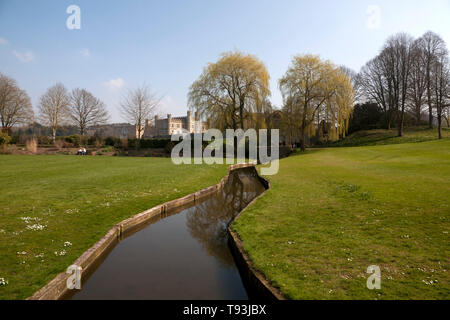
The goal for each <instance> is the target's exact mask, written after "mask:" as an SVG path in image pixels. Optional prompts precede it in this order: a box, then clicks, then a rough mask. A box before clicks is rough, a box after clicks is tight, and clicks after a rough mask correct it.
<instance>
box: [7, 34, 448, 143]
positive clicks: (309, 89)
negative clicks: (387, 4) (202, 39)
mask: <svg viewBox="0 0 450 320" xmlns="http://www.w3.org/2000/svg"><path fill="white" fill-rule="evenodd" d="M269 80H270V75H269V73H268V71H267V68H266V66H265V64H264V63H263V62H262V61H261V60H259V59H258V58H257V57H256V56H254V55H250V54H245V53H242V52H240V51H230V52H225V53H223V54H222V55H221V56H220V57H219V59H218V60H217V62H215V63H209V64H207V65H206V66H205V68H204V69H203V72H202V73H201V75H200V76H199V77H198V79H197V80H196V81H194V82H193V83H192V85H191V86H190V88H189V92H188V106H189V107H190V108H191V109H197V111H199V113H200V114H201V115H202V116H203V117H204V118H206V119H207V120H208V122H209V125H210V126H211V127H214V128H218V129H220V130H225V129H235V130H236V129H244V130H245V129H246V128H250V127H251V128H255V129H263V128H274V127H279V128H280V129H281V130H282V132H283V133H284V135H285V136H286V137H287V140H289V143H290V144H292V143H294V142H299V145H300V148H301V149H302V150H304V149H305V141H306V140H307V139H308V138H310V137H312V136H316V137H320V136H321V135H322V136H323V137H324V138H326V139H332V140H334V139H338V138H341V137H345V136H346V134H347V131H348V127H349V122H350V119H351V117H352V112H353V107H354V104H355V103H357V104H359V102H364V103H375V104H377V105H378V106H379V107H380V108H381V110H382V112H383V114H384V121H385V128H386V129H391V128H393V127H394V126H395V127H396V129H397V133H398V136H402V135H403V127H404V123H405V115H407V114H408V115H411V116H412V117H414V119H415V121H416V124H420V122H421V121H422V116H423V114H424V112H425V111H426V110H427V111H428V126H429V127H430V128H432V127H433V121H434V118H436V120H437V124H438V135H439V138H442V130H441V127H442V122H443V121H446V122H447V125H450V103H449V101H450V66H449V57H448V50H447V47H446V44H445V42H444V41H443V40H442V38H441V37H440V36H439V35H437V34H435V33H433V32H430V31H429V32H427V33H425V34H424V35H423V36H422V37H420V38H418V39H413V37H411V36H410V35H408V34H407V33H398V34H395V35H393V36H391V37H389V38H388V39H387V40H386V42H385V44H384V45H383V47H382V48H381V50H380V52H379V54H378V55H377V56H376V57H374V58H373V59H371V60H370V61H368V62H367V63H366V64H365V65H364V66H363V67H362V68H361V70H360V71H359V72H358V73H356V72H354V71H353V70H351V69H349V68H347V67H345V66H337V65H334V64H333V63H331V62H330V61H324V60H322V59H320V57H319V56H315V55H310V54H306V55H297V56H294V57H293V59H292V61H291V64H290V65H289V67H288V69H287V71H286V73H285V74H284V75H283V77H282V78H281V79H279V82H278V84H279V89H280V91H281V94H282V98H283V105H282V106H281V108H280V109H277V108H276V107H274V106H273V105H272V103H271V101H270V99H269V98H270V96H271V91H270V86H269ZM160 102H161V97H157V95H156V94H155V93H153V92H152V91H151V90H150V88H149V87H148V86H146V85H145V84H144V85H142V86H139V87H136V88H131V89H128V90H127V92H126V93H125V94H124V95H123V97H122V99H121V101H120V103H119V110H120V112H121V115H122V117H123V118H124V119H126V120H127V121H129V122H130V123H132V124H133V125H135V126H136V135H137V137H138V139H140V138H141V137H142V134H143V131H144V129H145V125H146V123H145V122H146V120H147V119H149V118H151V117H153V115H154V114H155V113H156V110H157V109H158V107H159V105H160ZM38 111H39V112H38V119H39V120H40V121H41V122H42V123H43V124H44V125H46V126H48V127H50V128H51V131H52V139H53V141H55V139H56V131H57V129H58V127H59V126H61V125H62V124H65V123H70V124H73V125H76V126H77V127H78V128H79V132H80V135H85V134H86V130H87V128H88V127H90V126H94V125H99V124H105V123H107V122H108V120H109V113H108V111H107V109H106V106H105V104H104V103H103V102H102V101H101V100H99V99H98V98H96V97H95V96H94V95H93V94H92V93H90V92H89V91H87V90H86V89H81V88H75V89H73V90H72V91H71V92H68V90H67V89H66V88H65V87H64V86H63V85H62V84H61V83H57V84H56V85H54V86H52V87H50V88H49V89H48V90H47V91H46V92H45V93H44V94H43V95H42V96H41V97H40V100H39V105H38ZM277 115H278V120H277V119H276V116H277ZM33 120H34V112H33V108H32V106H31V101H30V98H29V97H28V95H27V94H26V92H25V91H24V90H21V89H20V88H19V87H18V86H17V83H16V82H15V81H14V80H13V79H11V78H9V77H7V76H4V75H2V74H0V121H1V125H2V131H5V130H8V128H11V127H12V126H14V125H18V124H25V123H27V122H30V121H33Z"/></svg>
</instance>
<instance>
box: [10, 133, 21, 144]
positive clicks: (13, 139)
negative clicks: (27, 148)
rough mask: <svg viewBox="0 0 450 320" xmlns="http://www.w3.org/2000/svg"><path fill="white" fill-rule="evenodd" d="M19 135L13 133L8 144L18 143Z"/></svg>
mask: <svg viewBox="0 0 450 320" xmlns="http://www.w3.org/2000/svg"><path fill="white" fill-rule="evenodd" d="M19 138H20V137H19V135H17V134H16V135H13V136H12V137H11V140H10V141H9V144H18V143H19Z"/></svg>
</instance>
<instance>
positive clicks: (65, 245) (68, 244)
mask: <svg viewBox="0 0 450 320" xmlns="http://www.w3.org/2000/svg"><path fill="white" fill-rule="evenodd" d="M71 245H72V242H69V241H66V242H64V247H70V246H71Z"/></svg>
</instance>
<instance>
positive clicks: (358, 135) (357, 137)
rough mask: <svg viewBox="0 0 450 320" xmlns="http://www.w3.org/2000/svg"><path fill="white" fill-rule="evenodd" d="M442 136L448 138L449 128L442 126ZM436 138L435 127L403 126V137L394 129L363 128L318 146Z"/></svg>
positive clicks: (380, 143)
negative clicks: (343, 137) (340, 138)
mask: <svg viewBox="0 0 450 320" xmlns="http://www.w3.org/2000/svg"><path fill="white" fill-rule="evenodd" d="M442 136H443V138H445V139H447V138H450V128H442ZM437 139H438V131H437V129H436V128H435V129H429V128H427V127H410V128H405V129H404V132H403V137H398V132H397V130H396V129H393V130H383V129H379V130H363V131H358V132H355V133H353V134H351V135H349V136H348V137H346V138H345V139H342V140H339V141H335V142H330V143H328V144H325V145H322V146H318V147H359V146H375V145H388V144H398V143H413V142H425V141H432V140H437Z"/></svg>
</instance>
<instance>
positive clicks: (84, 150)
mask: <svg viewBox="0 0 450 320" xmlns="http://www.w3.org/2000/svg"><path fill="white" fill-rule="evenodd" d="M81 152H82V155H83V156H85V155H86V148H83V150H82V151H81Z"/></svg>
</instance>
